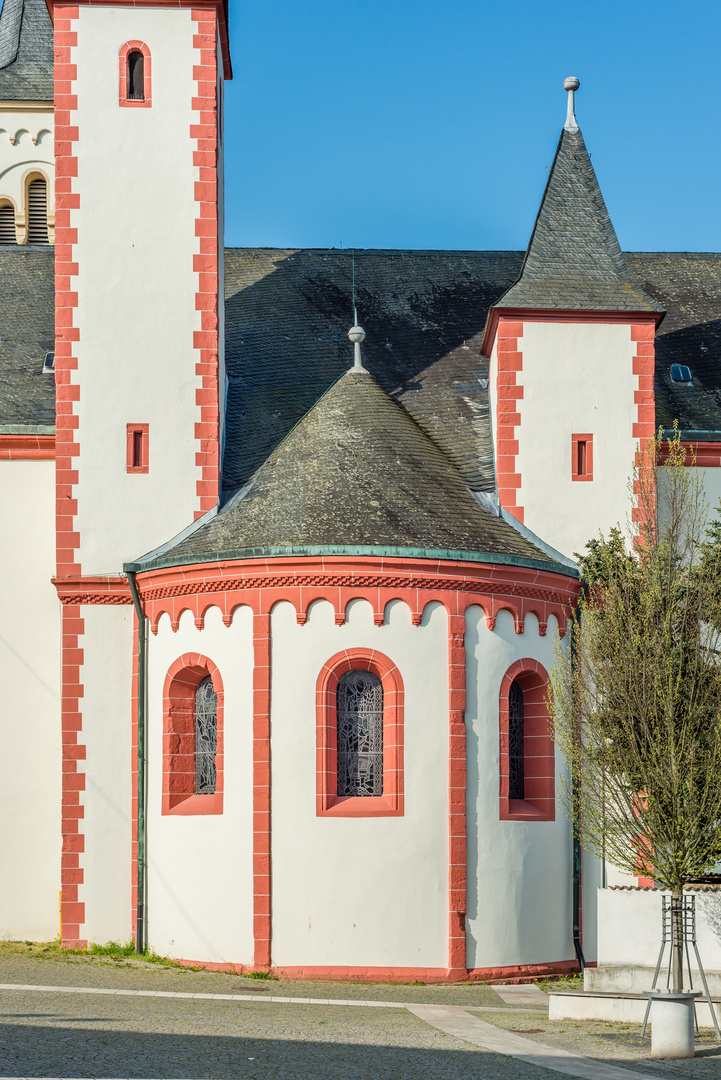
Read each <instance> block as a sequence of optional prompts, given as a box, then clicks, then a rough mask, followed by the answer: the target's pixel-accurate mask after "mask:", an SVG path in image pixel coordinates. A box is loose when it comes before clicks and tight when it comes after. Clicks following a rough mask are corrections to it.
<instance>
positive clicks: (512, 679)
mask: <svg viewBox="0 0 721 1080" xmlns="http://www.w3.org/2000/svg"><path fill="white" fill-rule="evenodd" d="M548 687H549V678H548V673H547V672H546V670H545V668H544V667H543V665H542V664H540V663H539V662H538V660H532V659H530V658H528V659H525V660H517V661H516V663H515V664H512V665H511V667H510V668H509V669H508V671H507V672H506V674H505V675H504V676H503V679H502V681H501V692H500V699H499V703H498V704H499V709H498V719H499V750H500V753H499V764H500V777H499V779H500V819H501V821H553V820H554V817H555V813H556V809H555V790H556V752H555V749H554V745H553V732H552V725H551V720H550V717H549V715H548Z"/></svg>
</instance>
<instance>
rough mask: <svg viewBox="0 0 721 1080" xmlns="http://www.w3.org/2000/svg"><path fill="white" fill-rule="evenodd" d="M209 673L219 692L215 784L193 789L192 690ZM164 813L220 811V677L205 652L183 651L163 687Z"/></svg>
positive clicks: (221, 733)
mask: <svg viewBox="0 0 721 1080" xmlns="http://www.w3.org/2000/svg"><path fill="white" fill-rule="evenodd" d="M208 676H210V678H211V679H212V680H213V689H214V690H215V692H216V694H217V696H218V708H217V714H216V715H217V729H218V742H217V748H216V753H215V771H216V784H215V792H214V793H213V794H212V795H196V793H195V691H196V690H197V689H198V687H199V686H200V684H201V682H202V681H203V679H205V678H207V677H208ZM162 813H163V814H222V813H223V681H222V679H221V677H220V672H219V671H218V668H217V665H216V664H214V663H213V661H212V660H209V659H208V658H207V656H200V655H199V654H198V653H185V654H184V655H183V656H179V657H178V659H177V660H176V661H175V662H174V663H173V664H172V665H171V667H170V669H169V670H168V674H167V675H166V676H165V687H164V690H163V806H162Z"/></svg>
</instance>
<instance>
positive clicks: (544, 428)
mask: <svg viewBox="0 0 721 1080" xmlns="http://www.w3.org/2000/svg"><path fill="white" fill-rule="evenodd" d="M519 348H520V349H521V350H522V352H523V371H521V372H518V375H517V381H518V383H519V385H521V386H522V387H523V398H522V399H521V400H520V401H519V402H518V405H519V412H520V416H521V423H520V426H519V428H518V429H517V432H516V437H517V439H518V443H519V452H518V458H517V471H518V472H520V474H521V489H520V493H519V505H521V506H523V508H524V524H525V525H526V526H527V527H528V528H529V529H531V530H532V531H533V532H534V533H536V535H537V536H540V537H541V539H542V540H544V541H545V542H546V543H547V544H550V545H551V546H552V547H554V548H556V549H557V550H558V551H562V552H563V553H564V554H565V555H568V556H570V557H573V553H574V551H578V552H582V551H583V549H584V546H585V544H586V543H587V541H588V540H590V539H591V538H592V537H595V536H597V535H598V533H599V530H600V531H602V532H608V529H609V528H610V527H611V526H613V525H615V524H616V523H620V524H621V525H622V526H625V524H626V522H627V519H628V516H629V493H628V481H629V478H630V476H631V473H632V470H633V465H634V456H635V451H636V441H637V440H636V439H634V437H633V424H634V422H635V418H636V411H637V406H636V405H635V404H634V391H635V390H636V389H637V385H638V377H637V376H634V374H633V358H634V355H635V351H636V350H635V343H634V342H632V341H631V330H630V327H629V326H628V325H627V324H615V323H588V322H582V323H571V322H559V323H550V322H525V323H524V325H523V338H522V339H521V340H520V341H519ZM579 433H582V434H592V435H593V480H592V481H574V480H572V479H571V436H572V435H573V434H579Z"/></svg>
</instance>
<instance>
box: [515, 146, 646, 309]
mask: <svg viewBox="0 0 721 1080" xmlns="http://www.w3.org/2000/svg"><path fill="white" fill-rule="evenodd" d="M497 306H498V307H499V308H535V309H556V310H576V309H578V310H586V311H599V310H600V311H662V310H663V308H662V306H661V305H660V304H658V303H657V302H656V301H655V300H654V299H652V297H650V296H648V295H647V293H646V292H645V291H644V290H643V289H641V288H639V287H638V285H637V284H636V283H634V282H632V281H631V279H630V277H629V274H628V270H627V268H626V263H625V260H624V257H623V253H622V251H621V249H620V247H619V245H618V240H617V239H616V233H615V231H614V228H613V225H612V223H611V219H610V217H609V215H608V210H607V209H606V204H605V202H604V201H603V195H602V194H601V189H600V188H599V186H598V180H597V179H596V174H595V172H594V170H593V166H592V165H591V159H590V158H589V156H588V151H587V150H586V146H585V143H584V141H583V136H582V135H581V132H580V131H579V130H578V129H576V130H575V131H567V130H566V129H565V128H564V129H563V131H562V132H561V138H560V140H559V143H558V149H557V150H556V156H555V158H554V160H553V165H552V167H551V172H550V175H549V177H548V182H547V184H546V190H545V192H544V195H543V199H542V200H541V206H540V209H539V211H538V217H537V218H536V223H535V225H534V227H533V232H532V234H531V239H530V242H529V244H528V250H527V251H526V256H525V259H524V260H523V267H522V269H521V274H520V277H519V279H518V281H517V282H516V284H515V285H513V287H512V288H511V289H509V290H508V292H506V293H505V294H504V295H503V297H502V298H501V300H500V301H499V302H498V304H497Z"/></svg>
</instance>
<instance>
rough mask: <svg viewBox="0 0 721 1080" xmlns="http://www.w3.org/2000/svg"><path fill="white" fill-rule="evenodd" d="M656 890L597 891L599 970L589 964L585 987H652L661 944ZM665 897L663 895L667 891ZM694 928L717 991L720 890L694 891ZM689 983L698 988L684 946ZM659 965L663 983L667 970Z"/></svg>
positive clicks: (694, 967)
mask: <svg viewBox="0 0 721 1080" xmlns="http://www.w3.org/2000/svg"><path fill="white" fill-rule="evenodd" d="M662 895H664V894H663V893H661V892H660V891H657V890H655V889H599V890H598V969H597V970H594V969H593V968H588V969H587V970H586V976H585V986H586V989H587V990H603V991H606V992H615V993H641V992H642V991H644V990H648V989H650V987H651V980H652V978H653V971H654V969H655V967H656V962H657V960H658V954H659V950H660V948H661V897H662ZM666 895H668V894H666ZM691 895H693V896H695V897H696V932H697V942H698V948H699V953H700V954H701V962H702V963H703V966H704V970H705V972H706V974H707V976H708V981H709V986H710V988H711V991H712V993H714V994H716V993H721V890H718V889H699V890H694V891H693V892H692V893H691ZM689 948H690V953H691V960H692V965H691V968H692V973H693V981H694V987H695V988H697V989H698V988H699V987H700V980H699V979H698V975H697V967H698V965H697V964H696V959H695V956H694V953H693V948H692V947H691V946H689ZM664 959H665V964H666V967H665V968H662V973H663V985H664V986H665V983H666V974H665V973H666V972H667V971H668V949H667V950H666V953H665V956H664Z"/></svg>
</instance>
